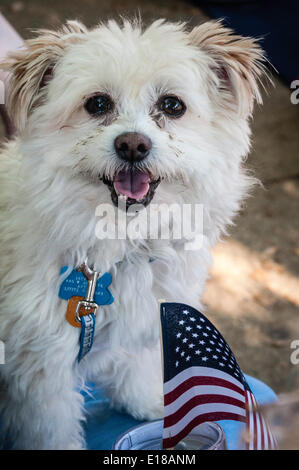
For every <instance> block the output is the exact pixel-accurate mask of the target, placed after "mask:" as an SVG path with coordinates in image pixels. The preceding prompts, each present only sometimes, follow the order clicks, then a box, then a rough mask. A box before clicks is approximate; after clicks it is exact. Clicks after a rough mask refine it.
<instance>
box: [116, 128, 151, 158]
mask: <svg viewBox="0 0 299 470" xmlns="http://www.w3.org/2000/svg"><path fill="white" fill-rule="evenodd" d="M114 147H115V150H116V153H117V155H118V156H119V157H120V158H122V159H123V160H126V161H129V162H131V163H133V162H140V161H141V160H143V159H144V158H146V157H147V156H148V154H149V153H150V150H151V148H152V142H151V140H150V139H149V138H148V137H146V136H145V135H142V134H138V132H126V133H125V134H121V135H119V136H118V137H116V139H115V141H114Z"/></svg>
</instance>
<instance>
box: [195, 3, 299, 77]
mask: <svg viewBox="0 0 299 470" xmlns="http://www.w3.org/2000/svg"><path fill="white" fill-rule="evenodd" d="M192 2H193V3H194V4H196V5H198V6H200V7H201V8H202V9H203V10H204V11H205V12H206V13H207V14H208V15H209V16H211V17H212V18H216V19H219V18H223V19H224V22H225V24H226V25H227V26H229V27H231V28H233V29H234V30H235V31H236V32H237V33H238V34H241V35H243V36H252V37H256V38H262V41H261V45H262V47H263V49H264V50H265V51H266V54H267V57H268V59H269V60H270V62H271V63H272V64H273V65H274V67H275V68H276V69H277V70H278V73H279V75H280V77H281V78H282V79H283V80H284V81H285V82H286V83H287V84H288V85H289V84H290V83H291V82H292V81H293V80H295V79H297V78H299V61H298V49H299V36H298V17H299V2H298V0H285V1H284V2H282V1H281V0H272V1H271V2H269V1H268V0H256V1H252V0H251V1H250V2H241V1H238V2H230V1H226V2H224V1H223V2H221V3H219V2H211V1H210V2H206V1H205V0H192Z"/></svg>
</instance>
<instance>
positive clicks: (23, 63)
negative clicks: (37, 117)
mask: <svg viewBox="0 0 299 470" xmlns="http://www.w3.org/2000/svg"><path fill="white" fill-rule="evenodd" d="M86 32H87V29H86V28H85V26H83V25H82V24H81V23H79V22H78V21H68V22H67V23H66V25H65V26H63V27H62V29H61V30H59V31H49V30H44V29H41V30H38V31H37V34H38V36H37V37H36V38H34V39H29V40H27V41H25V43H24V46H23V47H22V48H20V49H19V50H17V51H14V52H11V53H9V54H8V55H7V57H6V60H5V62H3V63H1V64H0V67H1V68H2V69H3V70H5V71H7V72H8V73H9V81H8V100H7V108H8V113H9V115H10V117H11V119H12V121H13V122H14V124H15V126H16V127H17V129H19V130H22V129H24V127H25V124H26V121H27V118H28V115H29V113H30V111H31V110H32V108H33V106H34V105H35V103H37V100H38V98H39V97H40V95H41V91H42V90H43V89H44V86H45V85H46V84H47V83H48V82H49V80H51V77H52V75H53V73H54V70H55V64H56V63H57V61H58V60H59V59H60V58H61V57H62V55H63V53H64V50H65V47H66V46H67V45H68V44H70V43H74V42H77V41H78V40H80V39H82V35H84V34H85V33H86Z"/></svg>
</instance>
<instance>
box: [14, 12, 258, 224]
mask: <svg viewBox="0 0 299 470" xmlns="http://www.w3.org/2000/svg"><path fill="white" fill-rule="evenodd" d="M261 58H262V55H261V51H260V49H259V47H258V46H257V45H256V44H255V42H254V41H253V40H250V39H242V38H239V37H237V36H233V35H232V33H231V31H229V30H227V29H225V28H224V27H223V26H222V25H221V24H220V23H212V22H211V23H206V24H203V25H201V26H199V27H197V28H195V29H194V30H193V31H191V32H186V31H185V30H184V28H183V27H182V26H180V25H175V24H169V23H164V22H162V21H158V22H156V23H154V24H153V25H152V26H150V27H149V28H148V29H146V30H145V31H141V28H140V27H139V26H138V25H134V24H130V23H128V22H125V23H124V25H123V26H122V27H120V26H118V25H117V24H116V23H115V22H110V23H108V25H101V26H100V27H98V28H96V29H94V30H92V31H87V30H86V29H85V28H84V27H83V26H82V25H79V24H78V23H75V22H71V23H69V24H68V26H66V27H65V28H64V30H63V31H62V32H60V33H51V32H44V33H43V34H42V35H41V36H40V37H38V38H37V39H34V40H32V41H29V42H28V44H27V46H26V49H25V50H24V51H20V52H18V53H15V54H13V55H12V56H11V61H10V65H9V68H10V70H11V71H12V72H13V80H12V91H11V96H10V110H11V115H12V117H13V118H14V119H15V121H16V124H17V126H18V127H19V129H20V131H21V141H22V146H23V153H24V154H25V157H26V156H27V159H28V168H29V169H30V175H31V176H30V177H31V178H32V186H34V185H35V184H39V185H40V188H43V189H44V191H48V200H50V201H51V190H52V191H53V193H52V201H53V198H54V199H55V201H56V203H57V205H60V204H63V205H64V206H65V205H66V204H67V201H68V200H70V199H71V198H72V199H76V198H77V199H79V200H81V202H82V201H84V203H85V207H88V206H89V205H90V207H92V209H93V210H94V207H95V205H97V204H99V203H103V202H110V203H111V204H113V205H117V204H118V198H119V197H121V198H122V199H123V200H126V205H127V207H128V206H130V205H131V204H133V203H136V202H140V203H142V204H144V205H145V206H146V205H148V204H149V203H150V202H151V201H156V202H167V203H173V202H179V203H182V202H188V203H190V202H191V203H194V202H199V203H203V204H205V205H206V210H207V211H208V218H211V217H212V218H213V216H215V220H216V219H217V218H218V224H219V225H221V224H225V223H227V222H228V221H229V220H230V218H231V216H232V215H233V213H234V212H235V211H236V209H237V206H238V202H239V200H240V198H241V196H242V194H243V192H244V189H245V187H246V185H247V180H246V177H245V176H244V175H243V174H242V172H241V170H240V163H241V160H242V157H244V156H245V155H246V154H247V152H248V148H249V129H248V124H247V120H248V117H249V115H250V113H251V110H252V104H253V101H254V99H257V100H258V101H260V95H259V92H258V89H257V85H256V79H257V78H258V77H259V75H260V73H261V71H262V67H261ZM51 188H52V189H51ZM53 188H54V189H53ZM54 193H55V195H54ZM50 205H51V202H50ZM73 210H74V206H73ZM220 219H221V221H222V222H220Z"/></svg>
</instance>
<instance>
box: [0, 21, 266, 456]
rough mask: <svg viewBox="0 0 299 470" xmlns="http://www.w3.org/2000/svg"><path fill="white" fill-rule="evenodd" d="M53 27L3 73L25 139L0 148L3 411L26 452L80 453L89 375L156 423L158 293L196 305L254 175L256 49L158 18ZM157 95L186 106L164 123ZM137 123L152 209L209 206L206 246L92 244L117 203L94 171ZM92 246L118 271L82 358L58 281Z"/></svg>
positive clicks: (159, 410) (110, 166)
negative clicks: (110, 102) (103, 109)
mask: <svg viewBox="0 0 299 470" xmlns="http://www.w3.org/2000/svg"><path fill="white" fill-rule="evenodd" d="M51 34H52V36H51ZM55 34H56V33H50V32H43V33H42V36H41V38H43V37H44V43H43V39H41V40H40V42H37V40H32V42H31V43H30V42H29V43H28V44H27V46H26V49H25V50H24V51H22V52H19V53H17V54H16V55H12V56H11V61H10V63H8V65H7V64H6V66H5V67H6V68H8V69H10V71H11V72H12V91H11V96H12V98H11V103H10V109H11V112H14V111H12V110H16V111H15V113H16V115H15V117H16V121H17V122H18V126H19V136H18V137H17V138H16V140H15V141H13V142H10V143H7V144H6V145H5V146H4V148H3V150H2V154H1V155H0V209H1V213H0V259H1V264H0V280H1V303H0V339H1V340H2V341H4V342H5V346H6V364H5V365H2V366H0V415H1V432H2V435H4V434H5V433H6V432H9V433H10V435H11V437H12V440H13V442H14V447H15V448H21V449H69V448H82V447H84V446H85V443H84V436H83V435H82V421H83V419H84V410H83V399H82V396H81V395H80V393H79V391H78V389H79V388H80V387H81V386H83V385H84V383H85V381H86V380H87V379H92V380H93V381H96V382H97V383H98V384H99V386H101V387H102V388H104V390H105V391H106V392H107V394H108V396H109V397H110V399H111V403H112V405H113V406H115V407H117V408H124V409H126V410H127V411H128V412H129V413H131V414H132V415H133V416H135V417H136V418H139V419H153V418H156V417H159V416H162V414H163V407H162V378H161V367H160V351H159V321H158V309H157V300H158V299H160V298H164V299H167V300H168V301H178V302H186V303H188V304H191V305H193V306H194V307H199V308H202V306H201V304H200V295H201V293H202V291H203V288H204V283H205V280H206V278H207V273H208V268H209V265H210V262H211V257H210V248H211V246H212V245H213V244H214V243H215V242H216V241H217V240H218V239H219V236H220V235H221V233H222V232H223V231H224V230H225V227H226V226H227V224H230V223H231V221H232V217H233V216H234V214H235V213H236V212H237V210H238V208H239V204H240V201H241V199H242V197H243V196H244V194H245V192H246V190H247V188H248V186H249V184H250V178H248V177H247V176H246V175H245V173H244V171H243V170H242V160H243V159H244V157H245V156H246V155H247V153H248V150H249V127H248V117H249V116H250V113H251V109H252V102H253V100H254V98H257V99H259V98H260V97H259V94H258V90H257V87H256V79H257V77H258V75H259V71H260V70H261V67H260V65H259V63H258V61H259V59H261V53H260V50H259V49H258V46H257V45H256V44H255V43H254V41H251V40H250V39H242V38H239V37H236V36H232V34H231V32H230V31H228V30H226V29H225V28H223V27H222V26H221V24H219V23H208V24H206V25H202V26H199V27H198V28H195V29H194V30H193V31H192V32H191V33H188V32H187V31H186V30H185V28H184V26H182V25H178V24H169V23H166V22H162V21H158V22H155V23H154V24H153V25H152V26H150V27H149V28H148V29H146V30H145V31H142V30H141V27H140V25H139V24H134V23H130V22H125V23H124V25H122V26H119V25H118V24H117V23H116V22H110V23H109V24H108V25H100V26H99V27H97V28H96V29H94V30H92V31H89V32H88V31H87V30H86V29H85V28H84V27H83V26H81V25H79V24H78V23H71V24H70V25H69V27H68V29H67V28H66V29H64V30H63V31H62V32H60V33H57V34H56V35H55ZM43 35H44V36H43ZM232 38H233V40H234V41H231V39H232ZM34 41H36V42H34ZM45 44H46V46H45ZM51 48H52V49H51ZM28 51H29V52H28ZM26 54H27V55H26ZM53 61H54V73H53V77H52V79H51V80H50V81H49V83H48V84H47V85H46V86H45V87H43V88H42V89H39V83H40V81H41V75H42V73H44V72H45V69H46V67H47V65H53ZM24 63H25V65H26V66H25V68H24V67H23V69H21V64H22V65H23V66H24ZM39 68H40V72H39ZM24 70H25V72H24ZM26 70H27V72H26ZM223 70H225V74H226V75H225V76H224V78H223V76H222V75H221V74H222V73H223ZM26 74H27V75H26ZM246 74H247V76H246ZM221 80H223V83H222V82H221ZM98 91H105V92H109V94H110V95H111V96H112V97H113V99H114V100H115V102H116V104H117V116H116V118H115V120H113V122H111V123H109V124H108V125H105V124H104V123H103V125H102V124H101V122H99V121H98V120H97V119H94V118H91V117H89V116H88V115H87V113H86V111H85V110H84V108H83V104H84V100H85V99H86V97H88V96H90V95H92V94H93V93H95V92H98ZM162 93H174V94H176V95H178V96H180V97H181V98H182V99H183V100H184V102H185V103H186V105H187V112H186V114H185V115H184V116H183V117H181V118H179V119H172V120H171V119H167V118H163V122H162V123H160V126H158V125H157V123H156V122H155V120H154V119H153V117H152V115H151V110H152V108H153V106H154V104H155V103H156V101H157V99H158V98H159V96H160V95H161V94H162ZM17 113H19V115H18V116H17ZM13 117H14V116H13ZM128 131H137V132H140V133H143V134H145V135H147V136H149V137H150V138H151V140H152V142H153V150H152V152H151V155H150V157H148V159H147V162H146V165H147V167H148V168H149V169H150V170H151V172H152V173H153V174H155V175H157V176H162V177H163V178H164V179H163V181H162V182H161V184H160V186H159V187H158V189H157V191H156V194H155V196H154V199H153V202H155V203H159V202H166V203H174V202H176V203H179V204H182V203H191V204H194V203H202V204H204V242H203V246H202V248H201V249H200V250H199V251H197V252H194V251H185V250H184V243H183V240H181V241H176V242H173V241H171V240H170V241H168V240H143V241H136V240H135V241H133V240H104V241H101V240H98V239H97V238H96V237H95V225H96V222H97V219H96V217H95V209H96V207H97V206H98V204H100V203H110V204H112V203H111V198H110V192H109V189H108V188H107V186H105V185H104V184H103V183H102V182H101V181H99V180H98V179H97V176H98V174H106V175H109V174H110V175H112V174H113V173H114V172H115V171H116V169H117V168H119V166H120V162H119V159H118V157H117V156H116V155H115V152H114V149H113V141H114V139H115V138H116V137H117V136H118V135H119V134H121V133H123V132H128ZM87 255H88V258H89V260H90V262H92V263H93V264H94V266H95V268H96V269H98V270H101V271H103V272H105V271H110V272H111V274H112V276H113V282H112V285H111V291H112V293H113V295H114V298H115V301H114V303H113V304H112V305H109V306H106V307H104V308H100V311H99V313H98V316H97V324H96V334H95V342H94V347H93V349H92V351H91V352H90V353H89V354H88V355H87V356H86V357H85V358H84V359H83V360H82V361H81V363H80V364H78V363H77V362H76V358H77V354H78V349H79V344H78V339H79V333H80V329H78V328H74V327H72V326H71V325H69V323H67V321H66V320H65V310H66V302H65V301H63V300H60V299H59V298H58V296H57V288H58V279H59V271H60V268H61V266H63V265H66V264H67V265H69V266H72V267H77V266H78V265H79V264H81V263H82V262H83V260H84V259H85V257H86V256H87ZM149 258H154V259H155V261H154V262H152V263H149ZM3 433H4V434H3Z"/></svg>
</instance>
